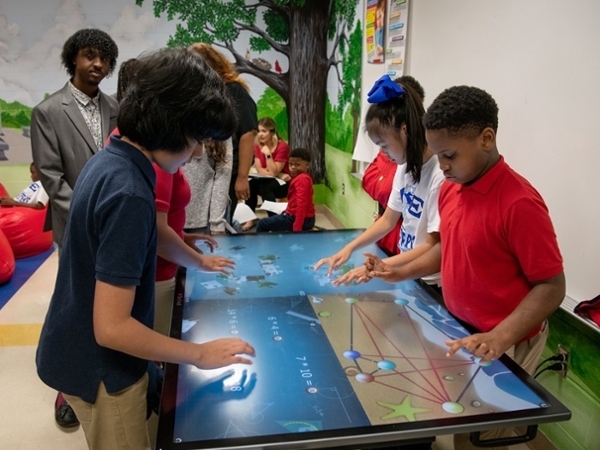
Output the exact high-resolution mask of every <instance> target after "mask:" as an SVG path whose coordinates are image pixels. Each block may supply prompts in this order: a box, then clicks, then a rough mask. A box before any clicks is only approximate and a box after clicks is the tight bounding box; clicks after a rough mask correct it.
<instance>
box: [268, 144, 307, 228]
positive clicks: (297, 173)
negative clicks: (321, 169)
mask: <svg viewBox="0 0 600 450" xmlns="http://www.w3.org/2000/svg"><path fill="white" fill-rule="evenodd" d="M289 166H290V176H291V177H292V180H291V181H290V186H289V189H288V206H287V208H286V209H285V211H284V212H282V213H281V214H279V215H277V216H271V217H267V218H266V219H261V220H260V221H259V222H258V225H257V226H256V232H257V233H265V232H268V231H303V230H312V228H313V227H314V226H315V205H314V203H313V181H312V178H311V176H310V175H309V174H308V168H309V167H310V153H309V151H308V150H306V149H305V148H295V149H294V150H292V151H291V152H290V159H289Z"/></svg>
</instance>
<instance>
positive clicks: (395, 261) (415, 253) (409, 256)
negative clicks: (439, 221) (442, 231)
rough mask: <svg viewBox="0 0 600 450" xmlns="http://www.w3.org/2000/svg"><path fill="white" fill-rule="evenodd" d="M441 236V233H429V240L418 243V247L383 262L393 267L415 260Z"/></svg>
mask: <svg viewBox="0 0 600 450" xmlns="http://www.w3.org/2000/svg"><path fill="white" fill-rule="evenodd" d="M439 236H440V235H439V233H428V234H427V240H426V241H425V242H424V243H422V244H421V245H418V246H417V247H415V248H413V249H411V250H408V251H406V252H402V253H400V254H398V255H394V256H391V257H389V258H386V259H384V260H383V262H384V263H386V264H388V265H390V266H392V267H399V266H402V265H404V264H408V263H409V262H411V261H414V260H415V259H417V258H419V257H421V256H422V255H424V254H425V253H427V252H428V251H429V250H431V249H432V248H433V246H434V245H435V244H437V243H438V242H439V241H440V237H439Z"/></svg>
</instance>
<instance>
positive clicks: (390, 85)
mask: <svg viewBox="0 0 600 450" xmlns="http://www.w3.org/2000/svg"><path fill="white" fill-rule="evenodd" d="M403 94H404V89H402V86H400V85H399V84H398V83H394V82H393V81H392V79H391V78H390V77H389V75H384V76H382V77H381V78H380V79H379V80H377V81H376V82H375V84H374V85H373V87H372V88H371V90H370V91H369V93H368V94H367V101H368V102H369V103H381V102H385V101H386V100H390V99H392V98H396V97H400V96H402V95H403Z"/></svg>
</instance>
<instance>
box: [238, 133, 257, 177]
mask: <svg viewBox="0 0 600 450" xmlns="http://www.w3.org/2000/svg"><path fill="white" fill-rule="evenodd" d="M255 134H256V132H255V131H249V132H248V133H246V134H244V135H242V136H241V137H240V142H239V144H238V153H239V154H238V161H239V163H238V173H237V177H238V178H240V177H245V178H247V177H248V174H249V173H250V167H252V160H253V159H254V135H255Z"/></svg>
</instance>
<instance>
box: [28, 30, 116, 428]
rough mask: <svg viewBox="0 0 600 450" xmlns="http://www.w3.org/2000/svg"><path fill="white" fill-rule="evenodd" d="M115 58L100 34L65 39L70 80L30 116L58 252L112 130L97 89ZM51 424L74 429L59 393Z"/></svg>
mask: <svg viewBox="0 0 600 450" xmlns="http://www.w3.org/2000/svg"><path fill="white" fill-rule="evenodd" d="M118 53H119V51H118V48H117V44H115V42H114V41H113V40H112V38H111V37H110V36H109V35H108V34H106V33H105V32H104V31H101V30H97V29H84V30H79V31H77V32H76V33H75V34H73V35H72V36H71V37H70V38H69V39H67V41H66V42H65V44H64V46H63V50H62V54H61V60H62V64H63V65H64V66H65V68H66V69H67V73H68V74H69V76H70V80H69V81H68V82H67V84H66V85H65V86H64V87H63V88H62V89H61V90H59V91H57V92H55V93H54V94H52V95H50V96H49V97H48V98H46V99H45V100H44V101H42V102H41V103H40V104H39V105H37V106H36V107H35V108H34V109H33V112H32V114H31V149H32V154H33V162H34V164H35V166H36V167H37V169H38V171H39V174H40V179H41V182H42V186H43V187H44V189H45V190H46V192H47V193H48V197H49V199H50V201H49V205H48V210H47V213H46V222H45V224H44V230H50V229H51V230H52V237H53V240H54V242H55V243H56V244H57V245H58V247H59V250H60V248H61V247H62V244H63V236H64V233H65V227H66V225H67V217H68V214H69V207H70V204H71V196H72V194H73V188H74V187H75V182H76V181H77V177H78V176H79V173H80V172H81V170H82V169H83V166H84V165H85V163H86V162H87V161H88V159H90V158H91V157H92V156H93V155H94V154H95V153H96V152H97V151H98V150H100V149H101V148H102V147H103V144H104V141H105V140H106V138H107V137H108V135H109V134H110V132H111V131H112V130H113V129H114V128H115V127H116V122H117V114H118V104H117V101H116V100H115V99H113V98H112V97H110V96H108V95H105V94H103V93H102V92H100V89H99V87H98V86H99V84H100V82H101V81H102V80H103V79H104V78H105V77H106V76H107V75H109V74H110V73H112V72H113V71H114V69H115V66H116V64H117V56H118ZM54 418H55V420H56V422H57V423H58V424H59V425H60V426H62V427H74V426H77V425H79V420H77V417H76V416H75V413H74V412H73V409H72V408H71V406H70V405H69V404H68V403H67V402H66V401H65V400H64V398H63V396H62V394H61V393H60V392H59V393H58V395H57V397H56V402H55V403H54Z"/></svg>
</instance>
